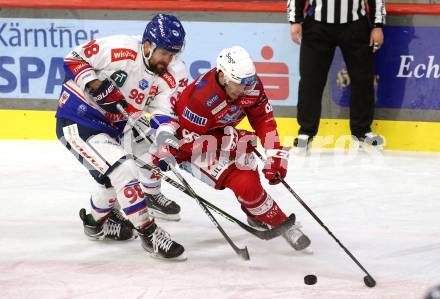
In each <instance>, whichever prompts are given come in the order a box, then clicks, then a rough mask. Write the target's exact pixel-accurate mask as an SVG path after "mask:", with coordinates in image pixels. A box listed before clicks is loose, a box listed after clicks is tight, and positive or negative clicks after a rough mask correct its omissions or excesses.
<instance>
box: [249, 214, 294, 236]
mask: <svg viewBox="0 0 440 299" xmlns="http://www.w3.org/2000/svg"><path fill="white" fill-rule="evenodd" d="M295 221H296V217H295V214H293V213H292V214H290V216H289V217H287V219H286V220H284V221H283V222H281V224H279V225H278V226H275V227H274V228H271V229H268V230H265V231H256V232H254V234H255V235H257V236H258V237H259V238H260V239H263V240H271V239H273V238H276V237H279V236H281V235H282V234H283V233H285V232H286V231H287V230H289V229H290V228H291V227H292V226H293V225H295Z"/></svg>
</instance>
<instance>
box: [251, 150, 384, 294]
mask: <svg viewBox="0 0 440 299" xmlns="http://www.w3.org/2000/svg"><path fill="white" fill-rule="evenodd" d="M253 151H254V153H255V155H257V157H258V158H260V159H261V161H263V162H264V161H265V160H266V159H265V158H264V157H263V155H262V154H261V153H260V152H259V151H258V150H257V149H256V148H255V147H254V149H253ZM277 179H278V180H280V181H281V183H282V184H283V185H284V187H286V189H287V190H288V191H289V192H290V194H292V195H293V197H295V199H296V200H297V201H298V202H299V203H300V204H301V205H302V206H303V207H304V209H306V211H307V212H309V214H310V215H312V217H313V218H314V219H315V220H316V221H317V222H318V223H319V225H321V227H323V228H324V229H325V230H326V231H327V233H328V234H329V235H330V236H331V237H332V238H333V239H334V240H335V241H336V243H338V245H339V246H340V247H341V248H342V249H343V250H344V251H345V253H347V254H348V256H349V257H350V258H351V259H352V260H353V261H354V262H355V263H356V265H358V266H359V268H361V270H362V271H363V272H364V273H365V274H367V276H365V277H364V282H365V284H367V286H368V283H367V281H370V282H374V284H376V282H375V280H374V278H373V277H372V276H371V275H370V273H368V271H367V270H366V269H365V268H364V267H363V266H362V265H361V263H360V262H359V261H358V260H357V259H356V258H355V257H354V256H353V254H351V252H350V251H349V250H348V249H347V248H346V247H345V246H344V245H343V244H342V243H341V241H339V240H338V238H336V237H335V235H333V233H332V232H331V231H330V230H329V229H328V227H327V226H326V225H325V224H324V222H322V221H321V219H319V217H318V216H316V214H315V213H314V212H313V211H312V209H310V208H309V206H308V205H307V204H306V203H305V202H304V201H303V200H302V199H301V197H299V195H298V194H296V192H295V191H294V190H293V189H292V187H290V186H289V184H287V182H286V181H285V180H284V179H283V178H282V177H281V176H280V175H279V173H277Z"/></svg>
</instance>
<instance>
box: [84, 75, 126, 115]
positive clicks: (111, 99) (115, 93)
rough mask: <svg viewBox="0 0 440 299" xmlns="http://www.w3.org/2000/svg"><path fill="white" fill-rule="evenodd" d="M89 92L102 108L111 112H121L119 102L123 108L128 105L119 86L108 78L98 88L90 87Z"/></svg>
mask: <svg viewBox="0 0 440 299" xmlns="http://www.w3.org/2000/svg"><path fill="white" fill-rule="evenodd" d="M88 92H89V94H90V95H91V96H92V97H93V99H94V100H95V101H96V103H97V104H98V105H99V106H100V107H101V108H102V109H104V110H105V111H107V112H108V113H111V114H118V113H119V111H118V109H117V108H116V105H117V104H121V106H122V107H123V108H125V107H127V105H128V104H127V102H126V101H125V98H124V96H123V95H122V93H121V91H120V90H119V88H118V87H117V86H115V85H114V84H113V83H112V82H111V81H110V80H108V79H105V80H104V81H102V83H101V85H100V86H99V87H98V88H97V89H95V90H92V89H89V90H88Z"/></svg>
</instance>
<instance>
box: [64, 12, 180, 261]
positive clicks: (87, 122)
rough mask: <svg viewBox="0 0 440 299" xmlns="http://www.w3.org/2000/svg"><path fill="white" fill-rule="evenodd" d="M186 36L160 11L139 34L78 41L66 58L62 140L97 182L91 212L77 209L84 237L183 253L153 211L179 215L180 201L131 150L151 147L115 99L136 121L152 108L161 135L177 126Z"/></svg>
mask: <svg viewBox="0 0 440 299" xmlns="http://www.w3.org/2000/svg"><path fill="white" fill-rule="evenodd" d="M184 39H185V31H184V29H183V27H182V24H181V23H180V21H179V20H178V19H177V18H176V17H174V16H171V15H166V14H158V15H156V16H155V17H154V18H153V19H152V20H151V21H150V22H149V23H148V24H147V26H146V29H145V32H144V34H143V36H142V37H136V36H122V35H120V36H110V37H106V38H100V39H96V40H93V41H90V42H89V43H87V44H84V45H81V46H78V47H77V48H75V49H73V50H72V51H71V52H70V53H69V54H68V55H67V56H66V57H65V59H64V66H65V71H66V81H65V83H64V84H63V87H62V90H61V94H60V97H59V106H58V109H57V113H56V118H57V127H56V132H57V136H58V138H59V140H60V141H61V142H62V143H63V144H64V145H65V146H66V147H67V148H68V149H69V150H70V152H71V153H73V154H74V155H75V156H76V158H77V159H78V160H79V161H80V162H81V163H82V164H83V165H84V166H86V167H87V168H88V170H89V172H90V174H91V175H92V177H93V178H94V179H95V181H96V182H97V187H96V190H95V191H94V192H93V193H92V196H91V199H90V204H91V214H86V211H85V209H81V211H80V217H81V219H82V220H83V223H84V231H85V233H86V235H87V236H89V237H91V238H95V239H104V238H107V239H114V240H127V239H131V238H133V236H134V235H135V234H136V233H137V234H138V235H139V236H140V239H141V242H142V246H143V248H144V249H145V250H146V251H147V252H148V253H149V254H151V255H153V256H155V257H159V258H166V259H184V258H185V256H184V248H183V246H182V245H180V244H179V243H177V242H175V241H173V240H172V239H171V237H170V235H169V234H168V233H166V232H165V231H164V230H162V229H161V228H159V227H158V226H157V225H156V224H155V222H154V218H153V217H151V215H150V212H151V211H155V212H157V213H158V215H161V213H162V216H167V214H171V216H173V215H174V216H176V215H177V216H178V213H179V211H180V207H179V206H178V205H177V204H176V203H174V202H173V201H170V200H168V199H167V198H165V197H164V196H163V195H162V194H161V193H160V190H158V186H157V180H151V178H150V177H149V176H151V174H150V173H146V172H144V171H140V169H139V168H138V166H137V165H136V162H135V161H134V159H133V156H132V154H136V155H139V153H137V151H138V150H139V148H143V149H145V148H147V146H145V145H144V144H142V143H143V142H145V141H142V140H141V141H139V140H137V139H136V137H138V136H137V134H136V132H135V131H134V130H131V128H130V127H129V125H128V124H127V121H126V119H125V118H124V116H123V114H121V113H120V112H119V111H118V109H117V105H121V106H122V107H124V109H125V110H126V111H127V112H128V113H129V114H130V116H131V117H132V118H134V119H137V120H138V124H139V125H142V124H143V123H144V122H145V118H144V116H143V111H144V109H150V111H152V114H153V118H155V119H158V120H160V121H159V122H158V123H157V124H156V125H155V126H153V127H154V129H156V130H155V131H156V132H157V133H160V132H166V131H167V126H168V127H170V126H171V127H172V126H174V125H175V123H174V122H175V121H174V119H173V117H172V115H170V114H172V112H171V110H170V109H171V105H170V101H171V99H172V97H173V95H175V94H176V93H179V92H181V90H182V89H183V88H184V87H185V86H186V84H187V83H188V79H187V77H188V76H187V72H186V68H185V66H184V64H183V62H181V61H180V60H179V59H178V57H177V54H179V53H180V52H181V50H182V48H183V46H184ZM161 107H163V108H161ZM163 109H165V110H163ZM167 109H168V110H167ZM143 127H144V128H146V127H147V126H143ZM156 137H157V136H156ZM151 182H153V183H154V184H156V185H151ZM119 208H120V209H121V211H123V214H125V216H126V217H124V215H122V213H121V212H120V211H119ZM127 218H128V220H129V221H128V220H127ZM175 219H178V218H175Z"/></svg>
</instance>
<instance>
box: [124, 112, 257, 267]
mask: <svg viewBox="0 0 440 299" xmlns="http://www.w3.org/2000/svg"><path fill="white" fill-rule="evenodd" d="M116 107H117V109H118V110H119V112H121V113H122V115H124V117H125V118H126V119H127V121H128V122H129V124H130V125H131V126H132V127H133V128H135V129H136V130H137V131H138V133H139V134H140V135H141V137H142V138H144V139H146V140H148V141H149V142H151V143H153V141H152V140H151V138H150V137H148V136H146V135H145V134H144V132H143V131H142V129H140V128H139V127H138V125H137V124H136V123H135V121H134V120H133V119H132V118H131V117H130V115H129V114H128V113H127V111H125V110H124V108H123V107H122V106H121V105H120V104H117V106H116ZM170 166H172V165H170ZM171 169H172V171H173V173H174V174H175V175H176V176H177V178H178V179H179V180H180V181H181V182H182V184H183V185H184V186H185V187H186V189H188V191H189V192H190V194H191V196H192V197H193V198H194V199H195V200H196V202H197V203H198V204H199V206H200V207H201V208H202V210H203V212H205V214H206V215H207V216H208V218H209V219H210V220H211V222H212V223H213V224H214V225H215V227H217V229H218V230H219V231H220V233H221V234H222V235H223V237H224V238H225V240H226V241H227V242H228V243H229V245H230V246H231V247H232V249H233V250H234V251H235V253H237V254H238V255H239V256H240V257H241V258H243V259H244V260H249V259H250V257H249V252H248V249H247V247H244V248H239V247H237V245H235V244H234V242H233V241H232V240H231V238H230V237H229V236H228V235H227V234H226V232H225V231H224V230H223V228H222V227H221V225H220V224H219V223H218V222H217V219H215V218H214V216H213V215H212V214H211V212H210V211H209V210H208V208H207V207H206V206H205V204H204V203H202V202H201V201H200V200H198V198H197V197H196V194H195V192H194V190H193V189H192V188H191V187H190V186H189V185H188V183H187V182H186V181H185V179H184V178H183V177H182V176H181V174H180V173H179V172H177V170H176V169H175V168H174V167H171Z"/></svg>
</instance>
